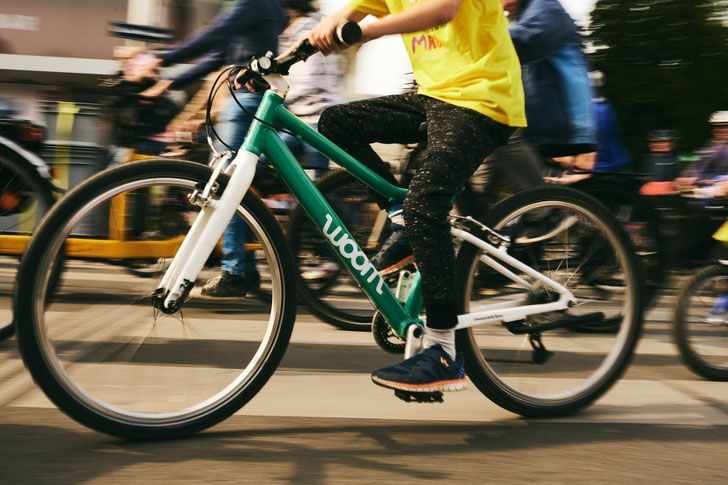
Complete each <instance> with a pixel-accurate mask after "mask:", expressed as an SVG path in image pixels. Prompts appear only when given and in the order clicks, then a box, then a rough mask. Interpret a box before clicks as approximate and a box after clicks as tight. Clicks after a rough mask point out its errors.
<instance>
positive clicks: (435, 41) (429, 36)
mask: <svg viewBox="0 0 728 485" xmlns="http://www.w3.org/2000/svg"><path fill="white" fill-rule="evenodd" d="M426 1H428V0H351V1H350V2H349V5H350V6H351V7H352V8H353V9H354V10H357V11H358V12H362V13H367V14H371V15H374V16H376V17H385V16H387V15H390V14H397V13H399V12H402V11H403V10H407V9H409V8H412V7H414V6H416V5H418V4H420V3H422V2H426ZM402 40H403V41H404V46H405V48H406V49H407V54H408V55H409V57H410V61H411V62H412V70H413V71H414V75H415V79H416V80H417V83H418V84H419V85H420V89H419V93H420V94H424V95H426V96H430V97H432V98H436V99H439V100H442V101H445V102H447V103H450V104H454V105H457V106H463V107H465V108H470V109H473V110H475V111H478V112H480V113H483V114H484V115H486V116H488V117H489V118H491V119H493V120H495V121H497V122H499V123H503V124H506V125H509V126H517V127H522V126H526V110H525V107H524V98H523V85H522V83H521V65H520V63H519V61H518V55H517V54H516V50H515V49H514V48H513V42H512V41H511V36H510V34H509V33H508V22H507V19H506V17H505V16H504V15H503V7H502V6H501V3H500V1H499V0H464V1H463V3H462V6H461V7H460V10H459V11H458V13H457V15H456V16H455V18H454V19H453V20H452V21H451V22H450V23H447V24H445V25H441V26H439V27H435V28H433V29H429V30H428V31H426V32H416V33H412V34H402Z"/></svg>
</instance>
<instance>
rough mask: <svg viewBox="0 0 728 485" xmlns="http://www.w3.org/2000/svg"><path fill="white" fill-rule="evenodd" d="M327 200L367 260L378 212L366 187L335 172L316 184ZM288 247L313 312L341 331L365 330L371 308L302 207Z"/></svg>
mask: <svg viewBox="0 0 728 485" xmlns="http://www.w3.org/2000/svg"><path fill="white" fill-rule="evenodd" d="M316 186H317V187H318V189H319V191H321V194H322V195H323V196H324V198H325V199H326V201H327V202H328V203H329V204H330V205H331V207H332V208H333V209H334V211H336V213H337V214H338V215H339V217H341V219H342V221H343V222H344V225H345V226H346V227H347V228H348V229H349V231H351V234H352V236H353V237H354V239H355V240H356V242H357V243H358V244H359V246H360V247H361V248H362V249H363V250H364V252H365V253H366V254H367V255H368V256H369V257H371V256H372V255H373V254H374V253H376V251H377V250H378V246H377V243H378V242H379V239H378V238H377V240H376V241H375V242H374V243H372V242H370V236H371V232H372V228H373V227H374V221H375V220H376V218H377V215H378V214H379V212H380V210H379V207H378V206H377V205H376V204H375V203H374V202H373V200H372V197H371V194H370V193H369V191H368V190H367V188H366V186H365V185H364V184H362V183H361V182H359V181H358V180H357V179H356V178H354V176H353V175H351V174H350V173H349V172H347V171H345V170H336V171H334V172H331V173H329V174H327V175H325V176H324V177H322V178H321V180H319V181H318V182H317V183H316ZM287 238H288V244H289V246H290V247H291V251H292V252H293V255H294V258H295V260H296V268H297V270H298V291H299V295H300V296H301V299H302V300H303V302H304V303H305V304H306V306H307V307H308V308H309V309H310V310H311V312H312V313H313V314H314V315H316V316H318V317H319V318H321V319H322V320H323V321H325V322H327V323H330V324H332V325H334V326H336V327H339V328H342V329H344V330H362V331H368V330H369V329H370V328H371V322H372V318H373V316H374V312H375V309H374V307H373V306H372V304H371V303H370V302H369V300H368V299H366V298H362V296H363V294H362V293H361V291H359V287H358V285H357V284H356V282H355V281H354V279H353V278H352V277H351V276H350V275H349V274H348V273H347V271H346V269H345V268H344V267H343V265H342V264H341V263H340V262H339V259H338V258H337V256H336V254H334V252H333V250H332V249H331V247H330V246H329V245H328V243H327V242H326V240H325V239H324V238H323V236H322V235H321V232H320V231H319V230H318V229H317V228H316V227H315V226H314V225H313V223H312V222H311V219H309V218H308V216H307V215H306V213H305V212H304V210H303V208H301V207H298V208H297V209H296V210H295V211H294V213H293V215H292V216H291V219H290V224H289V226H288V231H287Z"/></svg>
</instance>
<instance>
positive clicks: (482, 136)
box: [318, 93, 513, 329]
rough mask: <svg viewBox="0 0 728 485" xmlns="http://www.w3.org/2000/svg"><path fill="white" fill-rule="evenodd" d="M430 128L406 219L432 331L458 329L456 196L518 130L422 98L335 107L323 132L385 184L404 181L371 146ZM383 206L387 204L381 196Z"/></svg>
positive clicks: (403, 140) (414, 136) (411, 138)
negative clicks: (454, 235) (453, 218)
mask: <svg viewBox="0 0 728 485" xmlns="http://www.w3.org/2000/svg"><path fill="white" fill-rule="evenodd" d="M423 122H426V123H427V152H426V153H425V160H424V162H423V163H422V165H421V166H420V167H419V169H418V170H417V173H416V174H415V176H414V178H413V179H412V181H411V182H410V185H409V190H408V192H407V198H406V199H405V201H404V218H405V224H406V229H407V235H408V237H409V241H410V245H411V246H412V251H413V253H414V255H415V260H416V261H417V266H418V268H419V271H420V273H421V275H422V295H423V298H424V302H425V309H426V312H427V326H428V327H430V328H435V329H449V328H453V327H455V325H457V303H456V289H455V251H454V248H453V245H452V238H451V236H450V227H449V225H448V222H447V216H448V214H449V213H450V210H451V209H452V202H453V200H454V197H455V196H456V195H458V194H459V193H460V192H461V191H462V189H463V187H465V184H466V183H467V180H468V179H469V178H470V176H471V175H472V174H473V172H475V170H476V169H477V168H478V166H479V165H480V164H481V163H483V160H485V159H486V157H487V156H488V155H490V153H491V152H493V150H495V149H496V148H498V147H499V146H501V145H504V144H505V143H506V142H507V141H508V137H509V136H510V134H511V133H512V132H513V128H511V127H508V126H505V125H502V124H500V123H497V122H495V121H493V120H491V119H490V118H488V117H487V116H485V115H483V114H480V113H478V112H477V111H474V110H471V109H467V108H462V107H459V106H454V105H452V104H449V103H445V102H444V101H440V100H437V99H433V98H429V97H426V96H421V95H418V94H414V93H406V94H401V95H393V96H384V97H381V98H374V99H368V100H363V101H355V102H352V103H347V104H342V105H337V106H331V107H329V108H327V109H326V110H324V112H323V114H322V115H321V119H320V120H319V125H318V128H319V131H320V132H321V133H322V134H323V135H324V136H326V137H327V138H329V139H330V140H331V141H333V142H334V143H336V144H337V145H338V146H340V147H341V148H342V149H343V150H345V151H346V152H347V153H349V154H350V155H351V156H353V157H354V158H356V159H357V160H359V161H360V162H362V163H364V164H365V165H366V166H368V167H369V168H371V169H372V170H374V171H375V172H376V173H378V174H379V175H381V176H382V177H384V179H385V180H387V181H389V182H391V183H393V184H395V185H396V184H397V182H396V180H395V178H394V176H393V175H392V173H391V172H390V171H389V166H388V165H387V164H386V163H385V162H383V161H382V159H381V158H379V156H378V155H377V154H376V153H375V152H374V150H373V149H372V148H371V146H370V144H371V143H375V142H378V143H412V142H415V141H417V140H418V139H419V138H420V137H421V136H422V135H421V132H420V124H421V123H423ZM379 202H380V207H382V208H385V207H386V205H387V201H386V200H385V199H384V198H383V197H381V198H380V201H379Z"/></svg>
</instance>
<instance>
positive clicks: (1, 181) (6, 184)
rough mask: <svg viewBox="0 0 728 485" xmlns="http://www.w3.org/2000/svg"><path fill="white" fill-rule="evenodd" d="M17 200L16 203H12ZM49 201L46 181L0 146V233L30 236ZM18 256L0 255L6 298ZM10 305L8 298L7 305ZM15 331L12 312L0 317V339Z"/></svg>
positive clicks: (33, 169)
mask: <svg viewBox="0 0 728 485" xmlns="http://www.w3.org/2000/svg"><path fill="white" fill-rule="evenodd" d="M16 202H17V205H16ZM51 205H53V195H52V193H51V188H50V185H49V183H48V182H47V181H46V180H45V179H43V177H41V176H40V174H39V173H38V171H37V170H36V168H35V167H34V166H33V164H31V163H30V162H29V161H27V160H25V159H24V158H22V157H20V156H19V155H17V154H16V153H14V152H11V151H10V150H7V149H2V148H0V236H2V237H4V236H8V237H9V238H17V239H19V238H22V237H27V236H30V234H31V233H32V231H33V229H34V228H35V227H36V225H37V224H38V222H39V221H40V219H41V217H42V216H43V215H44V214H45V213H46V212H48V210H49V209H50V207H51ZM19 261H20V258H19V257H18V256H16V255H7V256H5V255H0V266H2V268H3V271H2V279H0V284H1V285H2V293H3V295H4V296H3V298H6V297H7V298H8V300H9V299H10V297H11V295H12V293H13V288H14V286H15V275H16V271H17V267H18V263H19ZM11 306H12V305H11V303H10V302H8V305H7V307H8V308H10V307H11ZM14 332H15V329H14V326H13V317H12V313H9V314H8V315H4V316H3V317H2V318H1V319H0V340H2V339H4V338H7V337H9V336H11V335H12V334H13V333H14Z"/></svg>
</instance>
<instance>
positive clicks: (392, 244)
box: [372, 226, 415, 276]
mask: <svg viewBox="0 0 728 485" xmlns="http://www.w3.org/2000/svg"><path fill="white" fill-rule="evenodd" d="M397 227H398V229H395V230H394V231H392V234H391V235H390V236H389V237H388V238H387V240H386V241H384V244H383V245H382V249H380V250H379V252H378V253H377V254H375V255H374V257H373V258H372V264H373V265H374V268H375V269H376V270H377V271H379V274H381V275H382V276H387V275H390V274H392V273H397V272H399V271H400V270H401V269H402V268H405V267H406V266H409V265H411V264H413V263H414V261H415V257H414V256H413V255H412V248H410V245H409V240H408V239H407V231H405V230H404V227H402V226H397Z"/></svg>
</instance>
